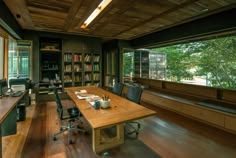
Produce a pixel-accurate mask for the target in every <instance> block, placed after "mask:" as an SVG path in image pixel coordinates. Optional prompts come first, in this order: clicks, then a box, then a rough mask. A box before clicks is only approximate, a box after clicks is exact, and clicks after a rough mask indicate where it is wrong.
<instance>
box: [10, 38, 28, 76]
mask: <svg viewBox="0 0 236 158" xmlns="http://www.w3.org/2000/svg"><path fill="white" fill-rule="evenodd" d="M8 50H9V51H8V79H11V78H17V77H20V78H30V52H31V45H17V42H16V41H14V40H13V39H9V41H8Z"/></svg>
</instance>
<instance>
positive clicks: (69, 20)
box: [64, 0, 82, 31]
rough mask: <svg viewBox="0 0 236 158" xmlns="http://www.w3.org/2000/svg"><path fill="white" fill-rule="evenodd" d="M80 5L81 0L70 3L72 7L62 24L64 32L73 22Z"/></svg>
mask: <svg viewBox="0 0 236 158" xmlns="http://www.w3.org/2000/svg"><path fill="white" fill-rule="evenodd" d="M81 3H82V1H81V0H74V1H73V2H72V5H71V7H70V10H69V12H68V14H67V18H66V20H65V23H64V31H68V30H69V29H70V27H71V25H72V22H73V21H75V16H76V14H77V12H78V10H79V9H80V7H81Z"/></svg>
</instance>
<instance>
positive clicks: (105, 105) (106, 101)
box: [100, 99, 110, 109]
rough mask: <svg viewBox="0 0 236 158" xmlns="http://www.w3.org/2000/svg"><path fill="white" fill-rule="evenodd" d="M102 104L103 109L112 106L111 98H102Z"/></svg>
mask: <svg viewBox="0 0 236 158" xmlns="http://www.w3.org/2000/svg"><path fill="white" fill-rule="evenodd" d="M100 106H101V108H102V109H108V108H110V99H109V100H100Z"/></svg>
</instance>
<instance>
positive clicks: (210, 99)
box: [137, 79, 236, 134]
mask: <svg viewBox="0 0 236 158" xmlns="http://www.w3.org/2000/svg"><path fill="white" fill-rule="evenodd" d="M137 82H138V83H139V84H140V85H145V87H147V88H145V89H144V91H143V94H142V98H141V104H142V105H145V104H148V105H151V106H158V107H162V108H165V109H167V110H171V111H174V112H177V113H179V114H181V115H184V116H187V117H190V118H193V119H196V120H199V121H201V122H204V123H207V124H209V125H212V126H215V127H218V128H221V129H224V130H226V131H229V132H232V133H235V134H236V98H235V96H236V91H234V90H222V89H217V88H212V87H205V86H196V85H189V84H180V83H173V82H166V81H159V80H147V79H137Z"/></svg>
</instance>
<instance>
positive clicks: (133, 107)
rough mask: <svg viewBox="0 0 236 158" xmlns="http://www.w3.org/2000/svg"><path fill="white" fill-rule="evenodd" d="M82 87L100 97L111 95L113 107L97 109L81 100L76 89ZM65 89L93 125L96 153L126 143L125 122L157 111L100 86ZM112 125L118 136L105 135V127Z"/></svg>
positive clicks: (93, 142)
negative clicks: (109, 136) (108, 136)
mask: <svg viewBox="0 0 236 158" xmlns="http://www.w3.org/2000/svg"><path fill="white" fill-rule="evenodd" d="M82 89H85V90H87V92H88V93H90V94H95V95H98V96H100V97H102V95H109V97H110V100H111V102H110V104H111V108H109V109H99V110H96V109H94V108H93V107H92V106H91V105H90V104H89V103H88V102H87V101H86V100H79V99H78V98H77V96H76V94H75V91H78V90H82ZM65 91H66V92H67V93H68V95H69V96H70V97H71V99H72V100H73V101H74V102H75V104H76V105H77V107H78V108H79V109H80V111H81V113H82V114H83V116H84V118H85V119H86V120H87V121H88V122H89V124H90V126H91V127H92V130H93V131H92V132H93V135H92V136H93V138H92V147H93V151H94V152H95V153H99V152H101V151H103V150H106V149H109V148H112V147H115V146H118V145H120V144H123V143H124V123H125V122H128V121H132V120H136V119H140V118H144V117H148V116H151V115H154V114H155V113H156V112H155V111H153V110H150V109H147V108H145V107H143V106H141V105H139V104H136V103H134V102H131V101H129V100H127V99H125V98H123V97H120V96H117V95H115V94H113V93H111V92H109V91H106V90H104V89H101V88H98V87H93V86H86V87H72V88H66V89H65ZM112 126H116V136H115V137H114V138H105V137H104V136H103V129H104V128H108V127H112Z"/></svg>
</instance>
